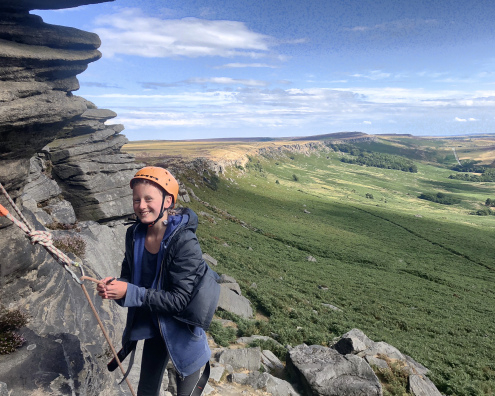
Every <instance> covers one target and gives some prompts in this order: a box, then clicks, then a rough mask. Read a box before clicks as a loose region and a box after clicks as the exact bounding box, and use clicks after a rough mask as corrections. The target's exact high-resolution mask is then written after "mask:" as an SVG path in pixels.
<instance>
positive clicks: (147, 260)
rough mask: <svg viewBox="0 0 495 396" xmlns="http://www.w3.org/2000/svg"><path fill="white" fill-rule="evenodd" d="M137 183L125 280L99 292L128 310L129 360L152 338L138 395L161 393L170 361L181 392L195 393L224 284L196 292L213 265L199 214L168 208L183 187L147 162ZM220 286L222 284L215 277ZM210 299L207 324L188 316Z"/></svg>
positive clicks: (125, 340) (105, 282)
mask: <svg viewBox="0 0 495 396" xmlns="http://www.w3.org/2000/svg"><path fill="white" fill-rule="evenodd" d="M130 185H131V188H132V195H133V208H134V213H135V214H136V216H137V219H138V221H137V223H136V224H134V225H132V226H131V227H129V228H128V230H127V234H126V252H125V258H124V260H123V262H122V271H121V275H120V278H118V279H117V280H115V278H111V277H107V278H104V279H102V280H101V282H100V283H99V284H98V286H97V290H98V294H99V295H100V296H101V297H102V298H104V299H111V300H115V301H116V302H117V304H119V305H120V306H123V307H127V308H129V309H128V313H127V322H126V327H125V330H124V334H123V337H122V345H123V350H122V351H121V352H120V354H121V356H123V357H124V358H125V356H126V355H127V354H128V353H129V352H130V351H132V350H134V348H135V345H136V342H137V341H138V340H145V342H144V349H143V356H142V363H141V375H140V379H139V385H138V392H137V394H138V396H148V395H150V396H151V395H153V396H155V395H156V396H157V395H159V393H160V386H161V382H162V377H163V373H164V371H165V368H166V365H167V362H168V360H169V359H171V360H172V363H173V365H174V367H175V369H176V372H177V395H180V396H185V395H190V394H191V392H192V390H193V389H194V387H195V385H196V383H197V381H198V378H199V373H200V368H201V367H202V366H203V365H205V364H206V363H208V361H209V359H210V356H211V352H210V349H209V347H208V342H207V339H206V334H205V332H204V330H203V328H202V327H204V328H208V325H209V321H211V316H213V312H214V309H215V307H216V303H217V301H218V294H219V287H213V286H212V285H211V284H210V285H209V286H208V287H201V288H200V289H201V293H203V295H202V296H201V297H197V298H196V297H195V296H196V295H197V294H198V284H199V283H200V282H201V284H203V281H202V279H203V278H204V277H205V276H206V275H208V274H210V272H213V271H211V270H210V269H209V268H208V266H207V264H206V263H205V262H204V260H203V259H202V252H201V248H200V246H199V243H198V240H197V238H196V234H195V232H196V228H197V226H198V217H197V216H196V214H195V213H194V212H193V211H192V210H189V209H184V210H182V211H181V212H180V213H178V214H175V215H170V214H169V213H168V210H169V209H172V208H173V207H174V206H175V204H176V202H177V195H178V192H179V185H178V183H177V181H176V180H175V178H174V177H173V176H172V175H171V174H170V172H168V171H167V170H166V169H163V168H158V167H145V168H143V169H141V170H140V171H138V172H137V173H136V174H135V176H134V177H133V178H132V180H131V182H130ZM214 275H216V274H215V273H214ZM210 276H211V274H210ZM216 276H218V275H216ZM214 286H218V285H217V284H216V283H215V282H214ZM204 293H206V295H204ZM192 300H194V301H193V302H191V301H192ZM198 300H201V302H198ZM205 300H207V305H206V306H207V307H208V310H209V312H208V315H207V316H208V318H207V319H206V323H205V321H201V320H200V321H199V323H196V322H198V321H195V320H188V319H184V316H186V315H184V313H185V312H186V311H191V310H192V311H195V312H196V313H197V312H198V311H204V310H205V306H204V305H205V304H204V303H205ZM201 305H203V306H201ZM213 306H214V307H213Z"/></svg>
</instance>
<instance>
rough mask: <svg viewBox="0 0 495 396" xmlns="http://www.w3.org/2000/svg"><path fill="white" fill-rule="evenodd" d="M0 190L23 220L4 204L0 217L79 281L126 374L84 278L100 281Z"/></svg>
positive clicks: (0, 206) (130, 387) (127, 381)
mask: <svg viewBox="0 0 495 396" xmlns="http://www.w3.org/2000/svg"><path fill="white" fill-rule="evenodd" d="M0 191H1V192H2V194H3V195H4V196H5V198H7V200H8V201H9V203H10V205H11V206H12V208H14V211H15V212H16V213H17V215H18V216H19V217H20V219H21V220H22V222H21V221H20V220H18V219H17V218H15V217H14V216H12V215H11V214H10V213H9V211H8V210H7V209H5V207H4V206H2V205H0V217H6V218H7V219H9V220H10V221H11V222H12V223H14V224H15V225H16V226H17V227H19V228H20V229H21V230H22V231H24V233H25V234H26V237H27V238H28V239H29V241H30V242H31V244H32V245H34V244H36V243H37V244H40V245H41V246H43V247H44V248H45V249H46V250H47V251H48V253H50V255H51V256H52V257H53V258H54V259H55V261H57V262H58V263H59V264H61V265H62V266H63V267H64V269H65V270H66V271H67V272H68V273H69V274H70V275H71V277H72V279H74V281H75V282H77V283H78V284H79V285H80V286H81V288H82V290H83V292H84V295H85V297H86V299H87V300H88V303H89V306H90V307H91V310H92V311H93V314H94V316H95V318H96V320H97V322H98V325H99V326H100V329H101V331H102V332H103V335H104V336H105V339H106V340H107V343H108V345H109V346H110V349H111V350H112V354H113V356H114V357H115V360H116V361H117V364H118V365H119V368H120V370H121V371H122V374H123V375H125V370H124V368H123V367H122V364H121V362H120V359H119V357H118V355H117V351H116V350H115V348H114V347H113V344H112V341H111V340H110V337H109V336H108V333H107V332H106V330H105V327H104V326H103V322H102V321H101V319H100V316H99V315H98V312H97V311H96V308H95V306H94V304H93V302H92V301H91V297H90V296H89V293H88V291H87V290H86V287H85V286H84V284H83V281H84V280H89V281H91V282H95V283H99V282H100V281H99V280H97V279H94V278H90V277H89V276H85V275H84V269H83V267H82V265H80V264H79V263H77V262H75V261H74V260H72V259H71V258H70V257H69V256H67V255H66V254H65V253H64V252H62V251H61V250H60V249H58V248H57V247H56V246H54V245H53V238H52V234H51V233H50V232H49V231H37V230H35V229H34V228H33V227H32V226H31V225H30V224H29V222H28V221H27V219H26V218H25V217H24V216H23V214H22V213H21V211H20V210H19V208H18V207H17V205H16V204H15V202H14V201H13V200H12V198H11V197H10V195H9V193H8V192H7V191H6V190H5V188H4V187H3V185H2V184H1V183H0ZM70 266H74V267H78V268H79V269H80V271H81V275H82V276H81V277H78V276H77V275H76V273H75V272H74V271H72V269H71V268H70ZM125 381H126V383H127V386H128V387H129V390H130V391H131V394H132V396H136V394H135V393H134V389H133V388H132V386H131V383H130V382H129V379H128V378H125Z"/></svg>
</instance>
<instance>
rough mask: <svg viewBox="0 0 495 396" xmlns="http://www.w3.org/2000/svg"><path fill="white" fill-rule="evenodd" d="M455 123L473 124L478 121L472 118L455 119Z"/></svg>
mask: <svg viewBox="0 0 495 396" xmlns="http://www.w3.org/2000/svg"><path fill="white" fill-rule="evenodd" d="M454 121H457V122H468V121H469V122H473V121H478V120H477V119H476V118H473V117H470V118H460V117H455V118H454Z"/></svg>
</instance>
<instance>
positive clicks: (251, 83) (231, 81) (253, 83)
mask: <svg viewBox="0 0 495 396" xmlns="http://www.w3.org/2000/svg"><path fill="white" fill-rule="evenodd" d="M184 82H185V83H188V84H222V85H246V86H248V87H264V86H267V85H268V83H267V82H266V81H261V80H253V79H242V78H230V77H209V78H190V79H188V80H185V81H184Z"/></svg>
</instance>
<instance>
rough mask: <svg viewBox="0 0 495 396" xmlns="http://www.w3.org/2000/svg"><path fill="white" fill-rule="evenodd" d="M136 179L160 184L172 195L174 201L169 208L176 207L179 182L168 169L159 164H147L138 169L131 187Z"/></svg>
mask: <svg viewBox="0 0 495 396" xmlns="http://www.w3.org/2000/svg"><path fill="white" fill-rule="evenodd" d="M136 179H144V180H149V181H152V182H153V183H155V184H158V185H159V186H160V187H161V188H162V189H163V190H165V192H166V193H167V194H169V195H171V196H172V198H173V200H174V201H173V202H172V206H171V207H170V208H169V209H173V208H174V206H175V204H176V202H177V195H178V194H179V183H177V180H175V177H173V176H172V174H171V173H170V172H169V171H168V170H166V169H164V168H160V167H157V166H146V167H144V168H143V169H140V170H138V171H137V172H136V174H135V175H134V177H133V178H132V179H131V182H130V186H131V188H132V185H133V184H134V180H136Z"/></svg>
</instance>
